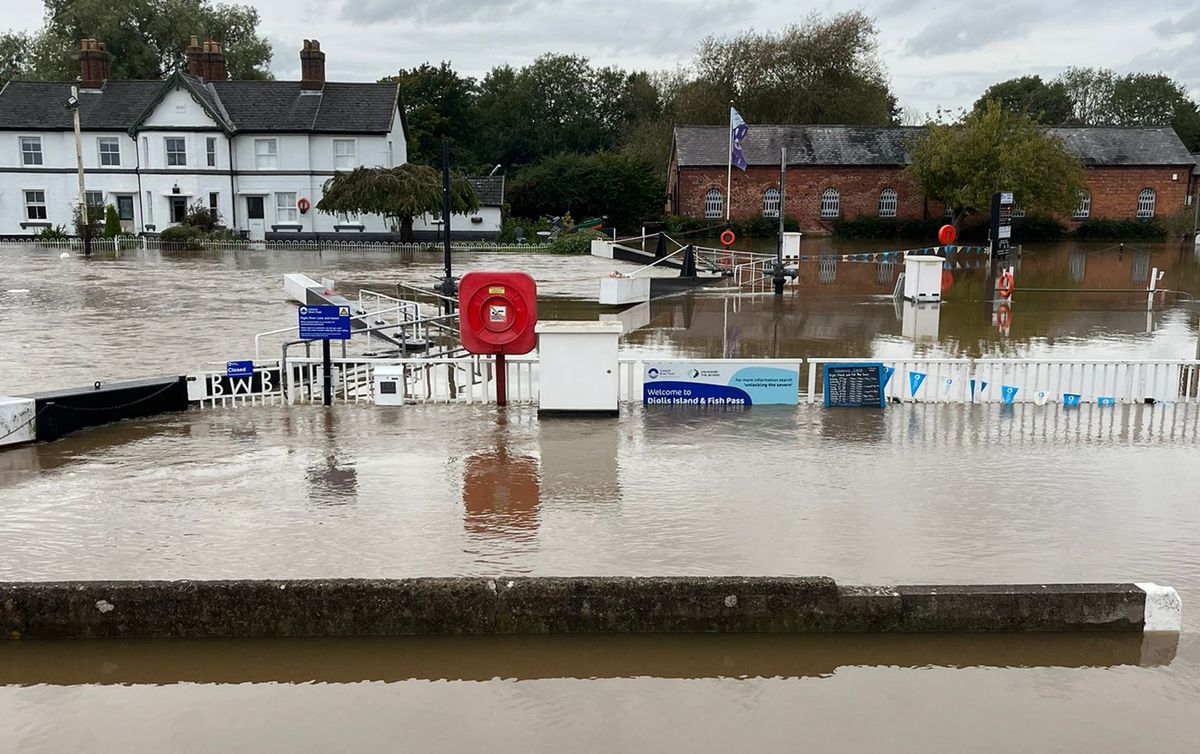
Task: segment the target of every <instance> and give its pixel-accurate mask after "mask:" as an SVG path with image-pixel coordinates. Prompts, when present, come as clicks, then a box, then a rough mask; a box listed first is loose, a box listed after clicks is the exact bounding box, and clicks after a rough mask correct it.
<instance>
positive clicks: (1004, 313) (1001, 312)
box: [996, 302, 1012, 330]
mask: <svg viewBox="0 0 1200 754" xmlns="http://www.w3.org/2000/svg"><path fill="white" fill-rule="evenodd" d="M1010 319H1012V310H1011V309H1009V307H1008V302H1004V303H1002V304H1000V306H998V307H996V327H999V328H1000V329H1001V330H1007V329H1008V321H1009V320H1010Z"/></svg>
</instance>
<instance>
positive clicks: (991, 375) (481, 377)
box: [189, 356, 1200, 407]
mask: <svg viewBox="0 0 1200 754" xmlns="http://www.w3.org/2000/svg"><path fill="white" fill-rule="evenodd" d="M679 360H680V359H679V357H671V356H663V357H653V356H651V357H622V358H620V359H619V360H618V364H619V369H618V386H619V397H620V400H621V401H622V402H631V403H637V402H641V400H642V390H643V376H644V374H645V371H646V362H648V361H679ZM686 361H688V362H689V363H695V364H698V365H703V364H714V365H715V364H720V365H723V366H729V365H735V366H739V365H741V366H747V367H754V366H775V367H783V368H788V369H796V370H798V372H799V374H800V377H801V379H800V385H799V394H798V400H800V401H801V402H806V403H817V402H820V401H822V400H823V398H824V395H823V389H824V370H825V368H826V367H827V366H830V365H837V364H849V363H872V364H881V365H883V367H884V371H885V375H886V377H885V380H886V382H885V386H884V392H885V394H886V396H887V398H888V400H889V402H901V403H921V404H936V403H945V404H951V403H957V404H966V403H1001V404H1060V405H1064V406H1071V405H1076V404H1097V405H1099V406H1106V405H1116V404H1137V403H1144V402H1156V403H1193V404H1194V403H1200V360H1187V359H1143V360H1129V359H1126V360H1107V361H1106V360H1086V359H936V358H928V359H926V358H882V359H880V358H874V359H872V358H864V359H848V358H813V359H800V358H795V359H686ZM255 364H256V373H255V376H254V377H253V378H245V377H241V378H238V377H234V378H231V377H227V376H226V375H225V373H224V370H223V369H216V368H212V369H207V370H202V371H201V372H199V373H197V374H196V375H194V376H193V377H192V378H191V381H190V382H189V397H190V398H191V400H192V401H193V402H196V403H199V404H201V405H202V406H204V407H213V406H223V405H225V406H228V405H242V404H255V405H257V404H260V403H266V404H280V403H288V404H295V403H308V402H319V401H320V400H321V389H322V384H323V377H324V375H323V373H322V365H321V359H319V358H315V357H311V356H302V357H289V358H288V359H287V361H286V367H285V368H284V369H282V370H281V368H280V361H278V360H276V361H256V363H255ZM332 364H333V370H334V371H333V374H332V378H333V379H332V384H333V388H334V391H333V392H334V399H335V400H336V401H339V402H349V403H365V402H372V401H374V399H375V384H374V371H375V368H376V367H378V366H381V365H387V366H400V367H402V368H403V370H404V375H403V376H404V379H403V384H404V389H403V392H402V394H401V398H402V399H403V400H404V402H406V403H493V402H494V401H495V399H496V373H495V369H496V366H495V361H494V359H493V358H492V357H490V356H461V357H433V358H403V359H398V358H366V357H345V358H336V359H333V361H332ZM507 369H508V372H507V376H508V400H509V402H510V403H514V404H535V403H537V401H538V399H539V396H540V369H539V366H538V361H537V358H536V356H528V357H509V359H508V360H507Z"/></svg>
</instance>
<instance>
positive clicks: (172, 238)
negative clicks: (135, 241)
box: [159, 225, 205, 251]
mask: <svg viewBox="0 0 1200 754" xmlns="http://www.w3.org/2000/svg"><path fill="white" fill-rule="evenodd" d="M159 238H160V239H161V240H162V241H163V242H164V243H166V244H168V245H169V246H170V247H171V248H172V249H175V250H182V251H196V250H199V249H203V248H204V244H203V243H201V241H202V240H203V239H204V238H205V234H204V232H203V231H201V230H200V229H199V228H197V227H195V226H192V225H173V226H171V227H170V228H166V229H164V230H163V232H162V233H161V234H160V235H159Z"/></svg>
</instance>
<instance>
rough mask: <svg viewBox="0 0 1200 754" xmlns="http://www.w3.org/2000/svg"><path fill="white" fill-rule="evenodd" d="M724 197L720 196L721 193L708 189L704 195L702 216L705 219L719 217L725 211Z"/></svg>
mask: <svg viewBox="0 0 1200 754" xmlns="http://www.w3.org/2000/svg"><path fill="white" fill-rule="evenodd" d="M724 199H725V197H723V196H721V192H720V191H717V190H716V189H709V190H708V193H706V194H705V195H704V216H705V217H709V218H712V217H720V216H721V213H722V212H724V211H725V202H724Z"/></svg>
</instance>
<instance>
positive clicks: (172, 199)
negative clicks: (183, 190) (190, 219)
mask: <svg viewBox="0 0 1200 754" xmlns="http://www.w3.org/2000/svg"><path fill="white" fill-rule="evenodd" d="M177 202H178V204H177ZM180 206H181V207H183V211H182V212H180V213H179V217H178V218H176V217H175V208H176V207H180ZM187 214H188V200H187V197H186V196H175V195H171V196H169V197H167V219H168V220H169V222H170V223H171V225H179V224H181V223H182V222H183V221H184V219H186V218H187Z"/></svg>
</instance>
